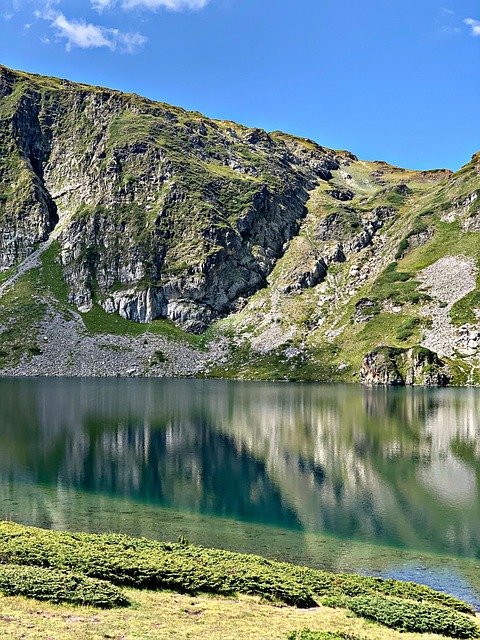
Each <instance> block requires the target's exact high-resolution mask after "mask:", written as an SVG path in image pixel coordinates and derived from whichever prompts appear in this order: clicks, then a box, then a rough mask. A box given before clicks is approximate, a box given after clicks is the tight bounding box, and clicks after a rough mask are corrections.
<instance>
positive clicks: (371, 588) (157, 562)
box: [0, 522, 474, 613]
mask: <svg viewBox="0 0 480 640" xmlns="http://www.w3.org/2000/svg"><path fill="white" fill-rule="evenodd" d="M2 559H3V561H4V562H9V563H15V564H22V565H36V566H40V567H54V568H57V569H62V570H66V571H73V572H75V573H82V574H84V575H86V576H90V577H93V578H98V579H102V580H108V581H109V582H112V583H113V584H116V585H120V586H122V585H125V586H129V587H134V588H138V589H173V590H175V591H178V592H183V593H195V592H207V593H215V594H219V595H231V594H234V593H244V594H250V595H260V596H262V597H264V598H266V599H269V600H277V601H280V602H284V603H286V604H290V605H294V606H297V607H312V606H315V605H316V600H318V599H319V598H321V597H325V596H329V597H345V596H346V597H354V596H359V595H374V594H384V595H390V596H396V597H400V598H408V599H409V600H416V601H419V602H428V603H431V604H439V605H442V606H444V607H449V608H451V609H454V610H457V611H463V612H466V613H474V610H473V609H472V607H470V605H468V604H466V603H464V602H462V601H460V600H457V599H456V598H453V597H452V596H449V595H446V594H443V593H439V592H437V591H433V590H432V589H430V588H429V587H425V586H422V585H417V584H414V583H405V582H399V581H396V580H383V579H381V578H373V577H366V576H357V575H348V574H333V573H328V572H326V571H317V570H314V569H309V568H307V567H300V566H295V565H291V564H287V563H284V562H275V561H271V560H266V559H265V558H261V557H259V556H253V555H246V554H241V553H234V552H231V551H222V550H219V549H204V548H202V547H196V546H193V545H186V544H184V543H180V544H178V543H176V544H167V543H164V542H157V541H154V540H146V539H145V538H132V537H130V536H127V535H122V534H108V535H94V534H86V533H77V534H71V533H66V532H59V531H47V530H44V529H37V528H33V527H23V526H21V525H17V524H14V523H9V522H4V523H0V560H2ZM338 606H344V605H338Z"/></svg>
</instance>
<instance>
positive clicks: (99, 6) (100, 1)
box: [90, 0, 115, 13]
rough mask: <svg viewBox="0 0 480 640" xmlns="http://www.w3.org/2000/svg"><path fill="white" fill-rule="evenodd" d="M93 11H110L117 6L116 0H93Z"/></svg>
mask: <svg viewBox="0 0 480 640" xmlns="http://www.w3.org/2000/svg"><path fill="white" fill-rule="evenodd" d="M90 4H91V5H92V9H95V11H98V12H100V13H101V12H102V11H104V10H105V9H110V8H111V7H113V6H114V5H115V0H91V3H90Z"/></svg>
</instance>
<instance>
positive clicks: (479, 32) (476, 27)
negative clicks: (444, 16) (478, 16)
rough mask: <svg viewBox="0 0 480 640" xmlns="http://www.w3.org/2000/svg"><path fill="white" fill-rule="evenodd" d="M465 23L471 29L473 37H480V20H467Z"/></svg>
mask: <svg viewBox="0 0 480 640" xmlns="http://www.w3.org/2000/svg"><path fill="white" fill-rule="evenodd" d="M464 23H465V24H467V25H468V26H469V27H471V29H472V31H471V34H472V36H480V20H475V19H474V18H465V20H464Z"/></svg>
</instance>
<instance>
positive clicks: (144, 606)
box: [0, 589, 440, 640]
mask: <svg viewBox="0 0 480 640" xmlns="http://www.w3.org/2000/svg"><path fill="white" fill-rule="evenodd" d="M125 595H126V596H127V597H128V598H129V599H130V600H131V601H132V602H133V606H132V607H130V608H129V609H124V610H122V609H111V610H107V611H102V610H98V609H93V608H92V607H79V606H73V605H54V604H48V603H43V602H42V603H39V602H35V601H32V600H27V599H26V598H22V597H8V598H1V599H0V602H1V608H2V611H1V615H0V636H1V637H2V638H5V639H8V640H10V639H11V640H14V639H15V640H18V639H19V638H22V640H39V639H40V638H45V639H47V638H49V639H53V638H54V639H55V640H79V638H81V640H105V639H106V638H111V639H116V640H120V639H121V640H191V639H192V638H195V640H286V638H287V635H288V634H289V633H290V632H292V631H294V630H296V629H303V628H305V627H308V628H311V629H317V630H320V629H321V630H323V631H331V632H341V633H346V634H349V635H355V636H358V637H361V638H364V639H366V638H368V640H418V638H419V636H418V634H413V633H399V632H397V631H393V630H390V629H386V628H385V627H380V626H377V625H374V624H371V623H368V622H366V621H363V620H361V619H359V618H352V617H351V615H350V614H348V613H347V612H346V611H345V610H343V609H331V608H327V607H318V608H316V609H306V610H299V609H295V608H292V607H273V606H271V605H269V604H266V603H262V602H261V601H260V600H259V598H255V597H249V596H239V597H235V598H218V597H210V596H205V595H203V596H202V595H201V596H195V597H192V596H188V595H181V594H177V593H170V592H161V591H159V592H152V591H138V590H134V589H125ZM422 640H440V636H437V635H433V634H424V635H422Z"/></svg>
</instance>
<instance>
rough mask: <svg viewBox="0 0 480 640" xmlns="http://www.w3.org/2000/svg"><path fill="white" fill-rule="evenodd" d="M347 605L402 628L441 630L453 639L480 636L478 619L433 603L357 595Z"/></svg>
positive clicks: (420, 631)
mask: <svg viewBox="0 0 480 640" xmlns="http://www.w3.org/2000/svg"><path fill="white" fill-rule="evenodd" d="M347 608H348V609H350V611H353V613H355V614H356V615H357V616H360V617H362V618H366V619H367V620H374V621H375V622H379V623H381V624H383V625H385V626H386V627H390V628H391V629H397V630H399V631H412V632H416V633H437V634H440V635H444V636H449V637H451V638H478V637H480V628H479V627H478V625H477V624H476V622H475V620H473V619H471V618H467V616H465V615H463V614H461V613H457V612H456V611H448V610H447V609H444V608H443V607H438V606H436V605H432V604H420V603H417V602H402V601H400V600H393V599H389V598H382V597H380V596H356V597H354V598H350V600H349V602H348V604H347Z"/></svg>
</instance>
